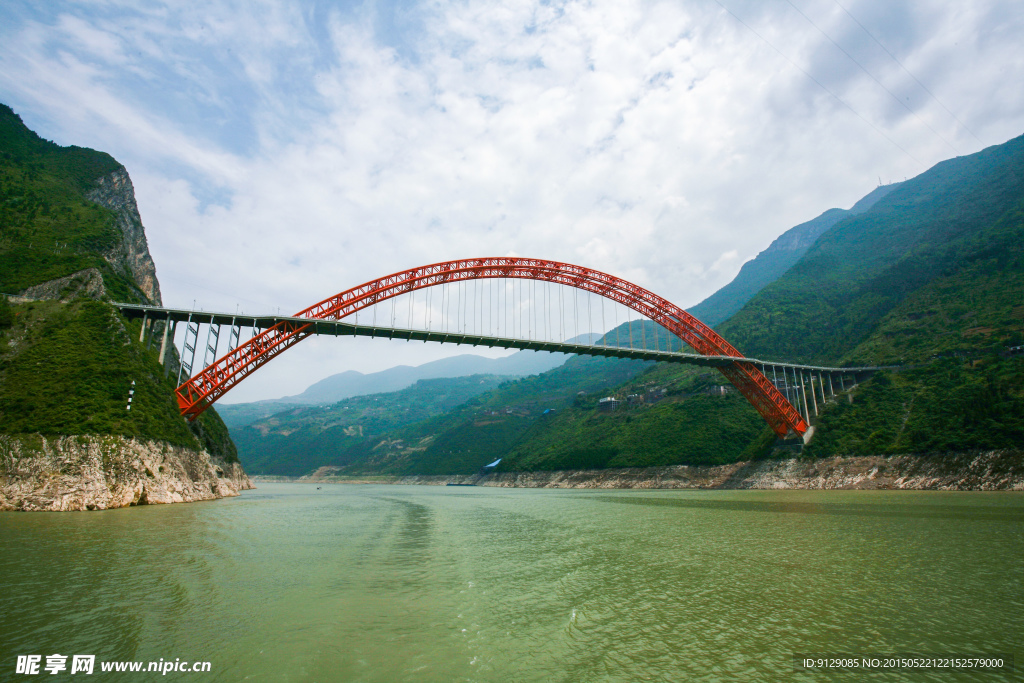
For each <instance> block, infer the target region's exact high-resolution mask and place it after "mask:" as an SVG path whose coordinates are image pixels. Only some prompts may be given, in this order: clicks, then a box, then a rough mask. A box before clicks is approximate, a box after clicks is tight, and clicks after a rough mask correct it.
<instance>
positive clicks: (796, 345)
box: [720, 137, 1024, 363]
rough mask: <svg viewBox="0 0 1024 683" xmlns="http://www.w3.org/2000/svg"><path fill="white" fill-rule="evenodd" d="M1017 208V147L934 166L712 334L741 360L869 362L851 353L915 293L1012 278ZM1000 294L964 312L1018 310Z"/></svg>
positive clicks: (985, 314)
mask: <svg viewBox="0 0 1024 683" xmlns="http://www.w3.org/2000/svg"><path fill="white" fill-rule="evenodd" d="M1022 208H1024V137H1021V138H1015V139H1013V140H1010V141H1009V142H1007V143H1006V144H1003V145H1000V146H997V147H990V148H988V149H986V150H983V151H982V152H979V153H978V154H974V155H971V156H968V157H958V158H956V159H951V160H949V161H945V162H942V163H940V164H938V165H936V166H935V167H933V168H932V169H930V170H929V171H927V172H925V173H923V174H921V175H920V176H918V177H916V178H913V179H911V180H908V181H906V182H904V183H903V184H902V185H901V186H900V187H899V188H897V189H896V190H894V191H893V192H891V193H890V194H889V195H887V196H886V197H884V198H883V199H882V200H880V201H879V202H878V203H877V204H876V205H875V206H874V207H873V208H872V209H871V210H870V211H868V212H866V213H864V214H862V215H860V216H855V217H851V218H847V219H845V220H842V221H840V222H839V223H837V224H836V225H835V226H834V227H833V228H832V229H831V230H829V231H828V232H826V233H825V234H823V235H822V236H821V237H820V238H819V239H818V241H817V242H816V243H815V244H814V246H813V247H811V249H810V250H808V252H807V254H806V255H805V256H804V257H803V258H802V259H801V260H800V262H799V263H797V264H796V265H795V266H794V267H793V268H792V269H790V270H789V272H787V273H786V274H785V275H784V276H782V277H781V278H779V279H778V280H776V281H775V282H774V283H772V284H771V285H769V286H767V287H765V288H764V289H763V290H762V291H761V292H760V293H759V294H758V295H757V296H755V297H754V298H753V299H751V300H750V301H749V302H748V303H747V305H746V306H744V308H743V310H741V311H740V312H739V313H737V314H736V315H735V316H733V317H732V318H731V319H730V320H729V321H728V322H726V323H725V324H723V325H722V327H721V330H720V331H721V333H722V335H723V336H724V337H725V338H726V339H728V340H729V341H730V342H731V343H732V344H733V345H734V346H736V347H737V348H738V349H740V350H742V351H743V352H744V353H745V354H747V355H750V356H769V357H772V358H779V359H786V360H794V361H804V362H829V363H834V362H836V361H837V360H839V359H844V358H845V359H847V360H852V359H853V358H855V357H856V358H860V359H862V360H866V359H872V358H873V357H872V356H871V354H869V353H854V350H855V349H857V347H858V346H860V345H861V344H864V343H865V342H867V341H868V339H869V337H871V336H872V335H873V334H874V333H875V332H876V329H877V328H878V327H879V325H881V324H882V322H883V320H884V319H885V318H886V316H887V315H889V314H890V313H891V312H893V311H894V310H895V309H896V308H897V307H898V306H899V305H900V304H901V303H904V302H906V301H907V300H908V299H910V298H912V297H913V296H914V294H915V293H917V292H919V291H920V290H922V288H924V287H927V286H931V287H936V288H938V287H940V284H939V282H940V281H942V280H944V279H948V280H949V281H950V282H953V281H955V280H956V278H958V277H960V276H961V275H964V276H969V277H974V276H971V275H969V274H970V273H975V275H977V274H979V273H983V272H987V273H988V275H989V276H990V277H992V278H994V279H998V280H1003V279H1004V278H1006V277H1007V276H1008V275H1009V276H1010V277H1016V275H1013V274H1015V273H1020V272H1021V244H1022V240H1024V224H1022V221H1021V210H1022ZM1009 283H1010V281H1009V280H1007V284H1009ZM979 287H980V288H981V289H984V288H983V285H980V284H979ZM999 290H1000V291H996V292H989V291H988V290H984V291H985V292H986V297H987V299H986V301H985V302H984V304H985V309H983V310H978V311H974V312H975V313H976V314H977V315H978V317H979V319H988V318H991V317H1006V316H1007V315H1010V312H1011V310H1012V309H1013V307H1014V306H1015V305H1018V304H1019V303H1020V300H1019V298H1016V297H1014V296H1013V291H1012V290H1009V291H1007V290H1005V289H1003V288H999ZM1016 291H1018V292H1019V291H1020V290H1016ZM1000 292H1001V293H1000ZM922 295H923V294H922ZM911 305H913V304H911ZM989 307H995V308H997V309H999V311H998V312H997V311H995V310H992V311H989V310H987V309H988V308H989ZM904 310H905V313H907V314H913V315H921V316H926V315H927V313H928V310H927V309H925V310H923V311H919V310H906V309H904ZM959 323H960V321H959V320H947V321H945V322H941V323H939V324H938V325H937V326H936V327H933V328H932V329H931V330H929V331H928V332H929V334H930V335H938V336H942V335H945V334H949V333H951V332H961V330H960V329H957V327H958V325H959ZM922 331H925V330H922ZM933 338H934V337H933ZM991 341H993V342H996V341H1006V340H1005V339H1003V340H996V339H992V340H991ZM917 343H918V344H919V345H920V347H921V350H922V353H920V354H915V355H916V357H926V355H927V351H925V350H924V349H925V347H927V346H928V345H929V344H932V342H931V341H926V340H925V339H921V340H920V341H919V342H917ZM868 348H869V347H867V346H865V347H864V349H865V350H867V349H868ZM905 360H909V359H908V358H905Z"/></svg>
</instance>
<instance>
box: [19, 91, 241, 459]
mask: <svg viewBox="0 0 1024 683" xmlns="http://www.w3.org/2000/svg"><path fill="white" fill-rule="evenodd" d="M112 188H113V189H112ZM112 192H113V193H119V194H120V195H122V199H124V201H120V200H119V203H120V204H122V205H126V206H128V207H129V208H128V209H126V210H122V211H120V212H119V211H115V210H112V209H110V208H106V207H104V206H102V205H101V203H100V202H102V201H103V199H104V198H109V196H110V195H111V193H112ZM126 213H130V214H131V215H126ZM0 226H2V228H3V230H2V233H0V292H2V293H3V294H7V295H19V294H21V295H25V296H13V297H12V302H9V301H8V299H7V298H6V297H2V296H0V433H2V434H8V435H19V434H20V435H25V434H42V435H45V436H59V435H87V434H88V435H107V434H109V435H117V436H125V437H136V438H142V439H149V440H156V441H162V442H165V443H169V444H173V445H179V446H187V447H200V446H201V447H204V448H206V449H207V450H208V451H209V452H210V453H212V454H214V455H220V456H222V457H223V458H225V459H226V460H228V461H233V460H235V459H236V452H235V447H234V444H233V443H232V441H231V439H230V437H229V435H228V431H227V428H226V427H225V426H224V424H223V422H221V420H220V418H219V417H218V416H217V414H216V412H214V411H208V412H207V414H204V415H203V417H202V418H201V419H200V420H198V421H197V422H195V423H193V424H192V425H188V424H187V423H186V422H185V421H184V420H183V419H182V418H181V416H180V415H179V414H178V409H177V405H176V403H175V401H174V397H173V389H174V383H173V380H174V379H176V375H174V374H173V373H167V372H166V368H165V367H164V366H161V365H160V364H159V362H158V361H157V357H156V355H157V354H156V349H147V348H146V346H145V345H144V344H141V343H139V332H140V328H139V324H138V323H130V322H128V321H127V320H125V319H124V318H123V317H122V316H121V315H120V313H118V312H117V310H116V309H115V308H114V307H112V306H110V305H109V304H108V303H106V301H109V300H115V301H135V302H147V303H149V302H152V301H153V300H154V299H157V300H158V297H159V288H158V285H157V283H156V282H155V276H152V278H153V279H152V281H151V282H139V281H138V279H137V275H136V274H137V273H139V272H142V273H144V274H145V276H146V277H149V276H150V274H151V273H152V272H153V271H152V260H151V259H150V257H149V253H148V248H147V247H146V243H145V236H144V234H143V233H142V226H141V222H140V221H139V219H138V216H137V212H136V210H135V204H134V195H133V193H132V190H131V185H130V181H129V180H127V172H126V171H125V169H124V167H123V166H121V165H120V164H119V163H117V161H115V160H114V159H113V158H112V157H110V156H109V155H108V154H104V153H102V152H97V151H94V150H91V149H85V148H80V147H61V146H59V145H56V144H54V143H52V142H49V141H46V140H43V139H41V138H40V137H39V136H38V135H36V134H35V133H33V132H32V131H30V130H29V129H28V128H27V127H26V126H25V125H24V123H23V122H22V121H21V119H20V118H19V117H18V116H17V115H16V114H15V113H14V112H13V111H12V110H11V109H10V108H9V107H7V106H5V105H0ZM127 230H137V232H136V234H132V235H129V234H127V233H126V231H127ZM140 263H141V264H142V265H141V267H140ZM140 268H141V270H140ZM147 292H148V294H147ZM168 375H170V376H168ZM133 381H134V382H135V384H134V385H133V384H132V382H133ZM133 387H134V390H135V396H134V399H133V409H132V410H131V411H128V410H126V405H127V400H128V395H129V391H130V390H131V389H132V388H133Z"/></svg>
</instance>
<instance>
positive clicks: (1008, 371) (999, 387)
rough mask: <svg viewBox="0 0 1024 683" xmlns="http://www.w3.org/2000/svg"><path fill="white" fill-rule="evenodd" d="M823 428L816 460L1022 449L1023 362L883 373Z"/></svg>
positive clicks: (947, 364) (955, 363)
mask: <svg viewBox="0 0 1024 683" xmlns="http://www.w3.org/2000/svg"><path fill="white" fill-rule="evenodd" d="M853 398H854V400H853V403H849V402H847V401H845V400H840V401H839V402H838V403H837V405H836V406H835V407H834V408H833V409H832V410H829V411H827V412H826V413H825V414H824V415H823V416H822V418H821V421H820V423H819V424H818V426H817V430H818V433H817V434H816V435H815V438H814V440H813V441H812V442H811V443H810V444H809V445H808V446H807V448H806V450H805V454H806V455H808V456H811V457H823V456H829V455H876V454H881V455H889V454H894V453H940V452H944V451H962V450H992V449H1012V448H1020V447H1021V444H1024V410H1022V408H1024V359H1020V358H1017V359H1002V358H999V357H997V356H996V357H986V358H984V359H981V360H979V361H976V362H973V363H964V362H963V361H961V360H960V359H955V358H954V359H945V360H942V361H939V362H936V363H933V364H930V365H928V366H925V367H920V368H913V369H910V370H904V371H902V372H900V373H898V374H890V373H888V372H880V373H878V374H876V375H875V376H874V377H873V378H872V379H871V380H870V381H869V382H866V383H865V384H864V386H863V387H860V388H859V389H858V390H857V391H856V392H854V394H853Z"/></svg>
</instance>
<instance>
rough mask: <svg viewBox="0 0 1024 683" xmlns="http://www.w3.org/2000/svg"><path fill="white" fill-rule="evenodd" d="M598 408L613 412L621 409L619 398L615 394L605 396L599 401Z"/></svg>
mask: <svg viewBox="0 0 1024 683" xmlns="http://www.w3.org/2000/svg"><path fill="white" fill-rule="evenodd" d="M597 409H598V410H601V411H603V412H606V413H611V412H613V411H616V410H618V409H619V400H618V399H617V398H615V397H614V396H605V397H604V398H602V399H601V400H599V401H598V402H597Z"/></svg>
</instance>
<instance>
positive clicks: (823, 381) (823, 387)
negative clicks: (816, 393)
mask: <svg viewBox="0 0 1024 683" xmlns="http://www.w3.org/2000/svg"><path fill="white" fill-rule="evenodd" d="M818 384H819V385H821V386H819V387H818V388H819V389H821V408H822V410H824V408H825V401H826V399H825V380H824V379H823V378H822V375H821V370H818Z"/></svg>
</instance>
